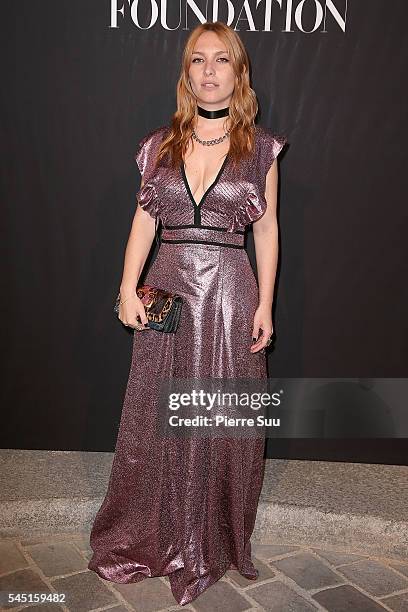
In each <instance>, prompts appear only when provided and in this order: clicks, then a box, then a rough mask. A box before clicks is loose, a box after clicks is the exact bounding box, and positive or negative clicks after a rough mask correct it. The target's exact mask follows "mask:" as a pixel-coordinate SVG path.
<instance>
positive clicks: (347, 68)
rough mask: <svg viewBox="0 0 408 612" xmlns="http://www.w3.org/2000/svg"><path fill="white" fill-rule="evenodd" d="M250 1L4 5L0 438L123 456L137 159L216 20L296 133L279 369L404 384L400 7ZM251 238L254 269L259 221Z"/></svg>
mask: <svg viewBox="0 0 408 612" xmlns="http://www.w3.org/2000/svg"><path fill="white" fill-rule="evenodd" d="M256 4H257V3H256V2H255V0H253V1H251V0H250V1H249V2H247V3H246V4H245V3H242V2H241V1H238V0H233V1H232V2H230V3H222V2H220V3H217V2H215V1H214V2H204V1H201V2H200V1H199V0H197V1H196V2H192V0H191V1H189V2H186V1H184V0H183V1H182V2H181V3H180V6H179V3H178V2H174V3H173V2H172V3H170V2H167V3H166V2H164V3H162V4H161V3H160V2H158V1H157V2H155V1H154V0H153V1H152V2H139V3H137V2H131V3H129V2H125V3H123V5H122V3H121V2H118V3H117V2H114V1H113V0H112V2H111V3H109V2H104V3H101V2H98V1H97V0H88V2H86V3H75V2H74V3H72V2H70V1H68V0H61V1H60V2H58V3H55V2H52V1H51V0H44V1H43V2H41V3H28V2H26V3H23V4H21V3H20V4H10V5H9V6H8V7H7V9H6V10H5V11H4V12H3V18H2V30H3V31H2V40H3V44H4V47H3V48H4V52H3V54H2V60H3V66H2V75H3V88H2V112H1V119H0V120H1V125H2V130H1V134H2V136H1V143H0V146H1V150H2V172H1V188H2V202H3V222H4V224H5V230H6V231H5V233H4V239H3V249H4V250H3V253H4V256H3V257H2V264H3V270H2V277H1V278H2V281H3V290H4V296H3V310H4V314H3V317H2V324H3V338H4V339H3V384H2V390H3V406H4V407H5V417H4V427H3V428H2V439H1V446H2V447H5V448H30V449H33V448H38V449H85V450H113V448H114V444H115V439H116V434H117V428H118V425H119V419H120V413H121V408H122V401H123V395H124V389H125V385H126V381H127V375H128V371H129V365H130V356H131V349H132V334H131V333H130V332H129V331H128V330H126V329H125V328H124V327H123V326H122V325H121V324H120V322H118V320H117V319H115V317H114V315H113V312H112V307H113V301H114V298H115V297H116V293H117V289H118V285H119V282H120V277H121V271H122V265H123V256H124V249H125V244H126V239H127V236H128V232H129V230H130V223H131V220H132V217H133V214H134V211H135V205H136V202H135V193H136V190H137V188H138V185H139V175H138V172H137V168H136V164H135V162H134V161H133V154H134V152H135V150H136V147H137V143H138V141H139V140H140V139H141V138H142V137H143V136H144V135H145V134H146V133H147V132H148V131H150V130H151V129H153V128H155V127H158V126H160V125H164V124H166V123H167V122H168V120H169V117H170V116H171V114H172V113H173V111H174V109H175V83H176V79H177V76H178V71H179V64H180V58H181V51H182V48H183V45H184V42H185V40H186V37H187V35H188V33H189V31H190V30H191V29H192V28H194V27H195V25H196V24H197V23H198V22H199V20H200V19H201V20H202V19H203V18H204V19H205V17H207V19H208V20H213V19H216V18H217V17H218V18H219V19H220V20H222V21H227V19H230V25H232V26H233V27H235V28H236V29H237V30H238V31H239V33H240V35H241V37H242V39H243V41H244V43H245V45H246V47H247V49H248V52H249V55H250V57H251V62H252V83H253V87H254V89H255V91H256V92H257V95H258V99H259V103H260V115H259V122H260V123H261V124H263V125H265V126H266V127H269V128H271V129H272V130H274V131H276V132H278V133H282V134H285V135H286V136H287V137H288V140H289V143H290V144H289V147H287V149H286V151H285V152H284V153H283V155H281V156H280V158H279V160H280V199H279V211H278V212H279V223H280V240H281V249H280V261H279V269H278V276H277V285H276V290H277V293H276V300H275V301H276V308H275V310H274V324H275V331H276V340H275V343H274V349H273V350H272V351H271V352H270V353H269V358H268V359H269V372H270V376H276V377H311V376H314V377H316V376H319V377H340V376H350V377H373V376H374V377H376V376H377V377H379V376H382V377H404V376H407V370H408V364H407V360H406V354H407V323H406V320H407V318H406V312H407V310H408V308H407V307H408V290H407V285H406V282H405V276H406V274H405V275H404V270H405V267H406V245H405V243H404V240H405V236H406V232H407V211H406V197H405V194H406V193H407V172H406V171H405V159H406V153H405V142H406V136H407V123H406V108H405V106H406V104H405V98H406V96H405V95H404V94H405V93H406V92H405V91H404V89H405V88H406V85H405V81H404V80H403V79H401V76H402V75H403V74H406V71H407V70H406V68H407V53H406V46H404V45H402V44H401V42H403V41H404V30H403V28H404V24H405V22H406V19H407V17H408V8H407V6H406V3H404V2H403V1H402V0H396V1H395V2H393V3H392V7H391V6H390V5H389V3H387V2H385V0H375V1H374V2H370V4H369V6H368V5H367V4H365V3H357V2H348V5H347V2H346V0H337V1H335V2H334V3H327V4H326V3H325V2H323V0H321V1H319V2H316V3H293V6H292V10H291V11H290V10H289V7H290V3H286V2H283V3H282V5H283V6H282V8H281V9H279V6H278V3H275V4H273V3H269V2H264V3H260V4H261V5H262V6H258V8H256ZM217 5H218V6H219V14H216V13H213V10H215V9H216V7H217ZM151 7H152V10H151ZM180 7H181V8H180ZM206 7H207V9H208V13H207V15H205V8H206ZM227 7H229V14H228V13H227ZM242 7H243V8H242ZM269 8H271V11H269ZM156 9H157V11H156ZM180 10H181V12H180ZM247 248H248V253H249V256H250V258H251V261H252V263H253V264H254V266H255V260H254V248H253V235H252V233H251V232H250V233H249V236H248V241H247ZM152 256H153V257H154V256H155V252H153V253H152ZM395 435H396V436H397V435H398V432H395ZM406 450H407V445H406V440H405V439H399V440H398V439H394V440H387V439H385V440H382V441H381V440H375V441H372V440H361V441H358V444H353V442H352V441H351V440H349V441H347V442H346V443H344V440H337V441H333V440H316V439H303V440H299V441H296V440H290V441H287V440H270V441H269V443H268V455H269V456H271V457H272V456H275V457H278V456H282V457H311V458H327V459H340V460H345V461H346V460H348V459H349V460H350V459H352V460H354V461H357V460H360V461H378V462H380V461H382V462H390V463H399V462H401V463H402V462H403V461H404V460H406V456H407V453H406ZM404 458H405V459H404Z"/></svg>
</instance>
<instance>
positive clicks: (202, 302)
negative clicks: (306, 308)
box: [88, 126, 286, 605]
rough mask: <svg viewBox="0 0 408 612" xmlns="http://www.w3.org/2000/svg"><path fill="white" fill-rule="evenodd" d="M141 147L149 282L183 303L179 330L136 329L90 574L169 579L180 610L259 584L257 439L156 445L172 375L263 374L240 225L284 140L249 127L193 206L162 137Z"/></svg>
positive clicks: (259, 210)
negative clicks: (227, 577) (164, 388)
mask: <svg viewBox="0 0 408 612" xmlns="http://www.w3.org/2000/svg"><path fill="white" fill-rule="evenodd" d="M167 129H168V128H167V127H166V126H164V127H161V128H158V129H156V130H154V131H153V132H151V133H150V134H148V135H147V136H146V137H145V138H143V140H142V141H141V142H140V144H139V148H138V151H137V153H136V154H135V160H136V162H137V164H138V167H139V170H140V172H141V173H142V175H143V177H144V181H145V182H144V185H143V187H142V188H141V189H140V191H139V193H138V194H137V195H138V201H139V203H140V206H142V208H143V209H145V210H146V211H148V212H149V213H150V214H151V215H152V216H153V217H159V218H160V219H161V220H162V224H163V231H162V241H161V245H160V248H159V251H158V254H157V257H156V259H155V261H154V262H153V264H152V266H151V268H150V270H149V271H148V274H147V275H146V278H145V281H144V282H145V283H147V284H150V285H156V286H158V287H161V288H164V289H168V290H170V291H175V292H177V293H178V294H180V295H181V296H182V297H183V299H184V302H183V307H182V314H181V320H180V324H179V327H178V329H177V331H176V333H162V332H158V331H155V330H151V329H149V330H148V331H142V332H135V333H134V340H133V354H132V362H131V367H130V373H129V379H128V383H127V388H126V393H125V398H124V405H123V411H122V417H121V422H120V427H119V433H118V438H117V442H116V448H115V455H114V460H113V465H112V471H111V475H110V480H109V485H108V490H107V493H106V497H105V499H104V501H103V503H102V505H101V507H100V509H99V511H98V513H97V515H96V517H95V520H94V523H93V527H92V531H91V536H90V543H91V546H92V549H93V551H94V552H93V556H92V558H91V560H90V561H89V565H88V567H89V569H91V570H94V571H95V572H97V574H98V575H99V576H101V577H102V578H104V579H105V580H109V581H112V582H116V583H132V582H138V581H140V580H143V579H145V578H148V577H154V576H168V578H169V582H170V586H171V590H172V593H173V595H174V597H175V599H176V601H177V602H178V603H179V604H180V605H185V604H188V603H189V602H191V601H193V600H194V599H195V598H196V597H198V596H199V595H200V594H201V593H202V592H203V591H205V590H206V589H207V588H208V587H210V586H211V585H212V584H214V583H215V582H216V581H217V580H219V579H220V578H221V577H222V576H223V575H224V574H225V572H226V571H227V570H228V569H237V570H238V571H239V572H240V573H241V574H242V575H243V576H245V577H247V578H249V579H256V578H257V576H258V571H257V570H256V569H255V567H254V565H253V563H252V561H251V545H250V537H251V534H252V531H253V528H254V523H255V517H256V510H257V504H258V498H259V494H260V491H261V486H262V478H263V466H264V458H263V456H264V444H265V439H264V437H259V436H258V437H249V438H235V439H234V438H230V439H217V438H202V437H201V438H199V437H198V436H197V437H196V438H194V437H192V438H185V439H182V438H167V439H165V438H158V437H157V433H156V430H155V423H156V416H157V411H158V394H159V387H160V382H161V380H162V379H163V377H165V376H169V375H170V376H171V377H179V378H255V379H259V378H261V379H264V378H266V376H267V371H266V360H265V355H264V354H262V353H260V352H258V353H250V351H249V348H250V346H251V344H252V326H253V317H254V313H255V310H256V308H257V306H258V286H257V282H256V278H255V275H254V273H253V270H252V267H251V264H250V261H249V259H248V256H247V253H246V251H245V249H244V247H243V244H244V230H245V227H246V226H247V225H249V224H250V223H252V222H253V221H256V220H257V219H259V218H260V217H261V216H262V215H263V213H264V212H265V209H266V206H267V204H266V199H265V180H266V174H267V172H268V170H269V168H270V166H271V164H272V162H273V160H274V159H275V158H276V157H277V155H278V153H279V152H280V150H281V149H282V147H283V145H284V144H285V142H286V138H285V137H284V136H277V135H274V134H273V133H272V132H270V131H269V130H268V129H266V128H262V127H260V126H257V127H256V136H255V149H254V151H253V152H252V154H251V157H250V158H248V159H246V160H245V161H242V162H240V164H239V166H238V167H237V168H234V167H233V165H232V163H231V162H230V160H229V158H228V155H227V156H226V157H225V158H224V161H223V163H222V166H221V168H220V170H219V172H218V175H217V177H216V179H215V181H214V182H213V183H212V185H211V186H210V187H209V188H208V189H207V191H206V192H205V194H204V195H203V197H202V198H201V201H200V202H199V203H195V202H194V199H193V196H192V194H191V191H190V188H189V185H188V181H187V178H186V175H185V172H184V165H181V166H180V167H179V168H177V169H171V168H170V167H168V166H167V165H166V164H164V163H163V162H162V163H160V164H159V166H158V167H157V168H155V167H154V156H155V153H156V151H157V149H158V146H159V145H160V142H161V140H162V138H163V136H164V135H165V133H166V131H167Z"/></svg>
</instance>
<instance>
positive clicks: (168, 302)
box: [114, 285, 183, 333]
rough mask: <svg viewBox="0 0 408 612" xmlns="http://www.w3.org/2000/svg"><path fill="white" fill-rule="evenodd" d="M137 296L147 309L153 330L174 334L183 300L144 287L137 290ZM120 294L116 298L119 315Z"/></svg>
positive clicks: (116, 308)
mask: <svg viewBox="0 0 408 612" xmlns="http://www.w3.org/2000/svg"><path fill="white" fill-rule="evenodd" d="M136 295H137V297H138V298H140V299H141V301H142V302H143V305H144V307H145V312H146V316H147V319H148V325H149V327H150V328H151V329H155V330H156V331H162V332H167V333H174V332H175V331H176V329H177V327H178V324H179V321H180V315H181V306H182V303H183V299H182V297H181V296H180V295H177V294H176V293H171V292H170V291H165V290H164V289H159V288H158V287H152V286H151V285H142V286H141V287H138V288H137V289H136ZM119 302H120V293H119V294H118V297H117V298H116V303H115V307H114V311H115V312H116V314H119Z"/></svg>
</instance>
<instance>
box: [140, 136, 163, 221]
mask: <svg viewBox="0 0 408 612" xmlns="http://www.w3.org/2000/svg"><path fill="white" fill-rule="evenodd" d="M166 130H167V126H161V127H159V128H156V129H155V130H152V131H151V132H149V133H148V134H147V135H146V136H144V138H142V140H141V141H140V142H139V144H138V149H137V151H136V153H135V154H134V156H133V158H134V160H135V161H136V163H137V165H138V168H139V171H140V174H141V175H142V177H143V185H142V186H141V187H140V189H139V191H138V192H137V194H136V198H137V201H138V203H139V205H140V206H141V207H142V208H143V210H145V211H146V212H148V213H149V214H150V216H151V217H153V218H156V217H157V216H158V214H159V210H160V198H159V195H158V190H157V186H156V181H157V178H158V170H159V168H158V167H156V156H157V152H158V149H159V146H160V144H161V142H162V140H163V136H164V133H165V131H166Z"/></svg>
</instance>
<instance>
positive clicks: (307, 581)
mask: <svg viewBox="0 0 408 612" xmlns="http://www.w3.org/2000/svg"><path fill="white" fill-rule="evenodd" d="M90 554H91V550H90V548H89V540H88V536H87V534H78V535H71V536H66V535H65V536H53V537H49V536H48V537H45V536H43V537H35V538H11V539H3V540H1V541H0V592H1V596H2V598H3V599H2V600H1V602H0V609H1V610H14V611H17V610H22V609H29V610H30V612H34V611H36V612H37V611H45V612H57V611H62V610H64V611H65V612H66V611H69V612H82V611H84V612H85V611H90V610H94V611H96V610H113V611H115V612H125V611H126V610H135V611H136V612H154V611H156V610H157V611H159V610H169V611H170V610H189V611H191V610H197V612H207V611H208V612H218V611H219V612H241V611H244V610H246V611H255V610H273V611H277V612H308V611H311V610H329V611H330V612H371V611H373V612H374V611H375V610H394V611H398V612H408V560H407V562H401V561H395V560H391V559H384V558H374V557H372V556H366V555H359V554H342V553H338V552H333V551H330V550H327V549H324V548H308V547H304V546H272V545H254V546H253V560H254V563H255V565H256V567H257V568H258V569H259V578H258V580H256V581H253V580H246V579H245V578H243V577H242V576H241V575H240V574H239V573H238V572H237V571H229V572H227V574H226V575H225V576H224V577H223V578H222V579H221V580H219V581H218V582H217V583H216V584H215V585H213V586H212V587H210V588H209V589H208V590H207V591H206V592H205V593H203V594H202V595H201V596H200V597H198V598H197V599H196V600H195V601H194V602H192V604H190V605H188V606H179V605H177V603H176V601H175V600H174V598H173V595H172V593H171V590H170V587H169V582H168V580H167V578H147V579H146V580H143V581H142V582H139V583H136V584H129V585H119V584H113V583H111V582H108V581H105V580H102V579H101V578H99V577H98V576H97V575H96V574H95V573H94V572H92V571H90V570H88V569H87V563H88V559H89V558H90ZM9 592H13V593H39V592H42V593H44V592H47V593H50V594H51V593H54V597H56V596H57V594H61V593H65V595H66V600H65V603H52V602H50V603H43V604H36V605H30V604H24V605H22V604H21V602H20V603H18V602H15V603H7V594H8V593H9Z"/></svg>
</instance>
